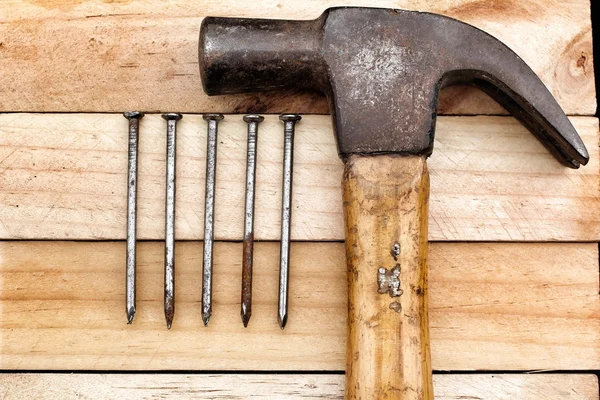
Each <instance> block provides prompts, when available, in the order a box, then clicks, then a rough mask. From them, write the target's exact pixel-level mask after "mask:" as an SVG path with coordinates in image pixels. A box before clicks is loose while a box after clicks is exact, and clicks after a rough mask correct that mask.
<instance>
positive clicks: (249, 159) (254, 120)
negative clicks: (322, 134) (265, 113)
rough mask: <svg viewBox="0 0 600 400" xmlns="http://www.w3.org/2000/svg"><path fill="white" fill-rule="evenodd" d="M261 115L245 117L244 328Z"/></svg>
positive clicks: (247, 318) (249, 307) (248, 301)
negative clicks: (246, 140)
mask: <svg viewBox="0 0 600 400" xmlns="http://www.w3.org/2000/svg"><path fill="white" fill-rule="evenodd" d="M263 120H264V117H261V116H260V115H245V116H244V122H246V123H247V124H248V150H247V156H246V204H245V210H244V245H243V251H242V252H243V258H242V300H241V316H242V322H243V323H244V327H247V326H248V321H250V317H251V315H252V262H253V253H254V193H255V191H254V188H255V183H256V146H257V135H258V124H260V123H261V122H262V121H263Z"/></svg>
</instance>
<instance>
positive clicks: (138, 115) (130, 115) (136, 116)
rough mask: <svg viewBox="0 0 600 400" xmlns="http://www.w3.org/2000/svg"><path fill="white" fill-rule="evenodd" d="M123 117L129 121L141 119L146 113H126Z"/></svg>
mask: <svg viewBox="0 0 600 400" xmlns="http://www.w3.org/2000/svg"><path fill="white" fill-rule="evenodd" d="M123 116H124V117H125V118H127V119H140V118H142V117H143V116H144V113H143V112H140V111H125V112H124V113H123Z"/></svg>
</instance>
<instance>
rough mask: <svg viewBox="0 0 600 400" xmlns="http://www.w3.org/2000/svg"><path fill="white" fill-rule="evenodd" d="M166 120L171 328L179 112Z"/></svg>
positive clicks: (167, 299)
mask: <svg viewBox="0 0 600 400" xmlns="http://www.w3.org/2000/svg"><path fill="white" fill-rule="evenodd" d="M162 117H163V118H164V119H165V120H166V121H167V185H166V186H167V193H166V200H165V319H166V321H167V328H168V329H171V324H172V323H173V316H174V315H175V154H176V152H175V149H176V142H175V136H176V133H177V121H179V120H180V119H181V118H183V116H182V115H181V114H179V113H168V114H163V115H162Z"/></svg>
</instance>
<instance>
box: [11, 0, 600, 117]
mask: <svg viewBox="0 0 600 400" xmlns="http://www.w3.org/2000/svg"><path fill="white" fill-rule="evenodd" d="M350 4H352V5H357V6H360V5H362V6H371V5H372V4H373V3H372V2H370V1H367V0H354V1H352V2H351V3H348V2H347V1H339V0H326V1H315V0H312V1H303V2H297V1H292V0H289V1H277V2H273V1H270V0H257V1H254V2H253V3H252V5H253V6H252V7H247V5H246V4H245V3H240V2H237V1H235V0H225V1H212V0H204V1H196V2H188V1H185V0H169V1H167V2H165V1H163V0H152V1H145V0H131V1H125V2H123V1H118V2H107V1H102V2H100V1H94V2H89V1H88V2H79V1H61V0H36V1H27V2H21V1H15V0H9V1H3V2H2V3H1V4H0V38H2V39H1V41H0V60H2V65H3V67H2V72H3V77H2V84H1V85H0V110H3V111H44V112H48V111H55V112H73V111H78V112H87V111H90V112H121V111H124V110H125V109H129V108H132V107H133V108H136V109H142V110H147V111H148V110H154V111H161V110H162V111H165V110H169V111H170V110H177V111H180V112H207V111H212V112H214V111H221V112H247V111H248V112H249V111H253V112H270V113H279V112H282V111H290V110H294V111H296V112H302V113H326V112H327V111H328V107H327V104H326V102H325V101H324V99H323V98H322V97H321V96H320V95H315V94H304V95H301V96H297V94H296V93H292V94H289V95H287V96H286V95H280V94H271V95H248V96H242V97H239V96H238V97H234V96H228V97H215V98H210V99H209V98H208V97H207V96H206V95H204V94H203V93H202V90H201V85H200V77H199V74H198V60H197V51H198V50H197V40H198V30H199V27H200V23H201V21H202V18H203V17H204V16H205V15H213V16H238V17H256V18H292V19H313V18H316V17H317V16H318V15H320V14H321V12H322V11H323V10H324V9H326V8H327V7H331V6H336V5H350ZM377 6H378V7H394V8H405V9H412V10H421V11H432V12H436V13H441V14H444V15H447V16H450V17H454V18H458V19H460V20H462V21H465V22H467V23H470V24H473V25H475V26H477V27H479V28H481V29H483V30H485V31H487V32H489V33H490V34H492V35H494V36H496V37H497V38H499V39H500V40H502V41H504V42H505V43H506V44H507V45H508V46H509V47H511V48H512V49H513V50H514V51H515V52H516V53H517V54H518V55H519V56H521V57H522V58H523V59H524V60H525V61H526V62H527V63H528V64H529V65H530V66H531V67H532V69H533V70H534V71H535V72H536V73H538V74H539V75H540V77H541V79H542V81H543V82H544V83H545V84H546V85H547V86H548V87H549V88H550V91H551V92H552V93H553V94H554V96H556V98H557V99H558V101H559V103H560V104H561V105H562V106H563V108H564V109H565V110H566V112H567V113H569V114H578V115H593V114H594V112H595V109H596V101H595V93H594V76H593V61H592V59H593V57H592V34H591V23H590V4H589V1H588V0H573V1H568V2H565V1H558V0H553V1H551V2H550V3H549V2H548V1H543V0H528V1H510V2H508V1H504V2H494V3H492V4H487V3H483V2H473V1H470V0H449V1H443V2H432V1H429V0H418V1H410V0H400V1H398V0H383V1H379V2H377ZM523 37H527V40H523ZM440 104H441V111H442V112H444V113H449V114H457V113H459V114H464V113H475V114H492V113H501V112H503V110H502V108H501V107H499V106H498V105H497V104H496V103H494V102H493V101H492V100H491V99H489V98H488V97H487V96H485V95H483V94H482V93H481V92H478V91H476V90H474V89H465V88H459V89H457V90H449V91H446V92H445V93H444V94H443V95H442V99H441V102H440Z"/></svg>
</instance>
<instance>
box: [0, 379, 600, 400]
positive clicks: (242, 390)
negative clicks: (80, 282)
mask: <svg viewBox="0 0 600 400" xmlns="http://www.w3.org/2000/svg"><path fill="white" fill-rule="evenodd" d="M433 382H434V390H435V398H436V399H438V400H458V399H463V400H464V399H473V400H501V399H506V400H513V399H528V400H536V399H540V400H541V399H543V400H597V399H598V378H597V377H596V376H595V375H591V374H590V375H583V374H582V375H566V374H535V375H525V374H494V375H434V376H433ZM0 393H4V395H3V397H2V399H3V400H21V399H25V398H29V399H38V400H53V399H56V398H60V399H65V400H67V399H130V400H136V399H140V400H141V399H149V398H160V399H164V398H182V397H185V398H188V399H189V398H202V399H230V400H237V399H239V400H245V399H291V400H295V399H303V400H309V399H313V400H317V399H343V398H344V376H343V375H311V374H295V375H279V374H278V375H260V374H256V375H235V374H227V375H225V374H221V375H217V374H206V375H204V374H200V375H185V374H153V375H150V374H135V375H133V374H39V373H33V374H14V373H10V374H1V375H0Z"/></svg>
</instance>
